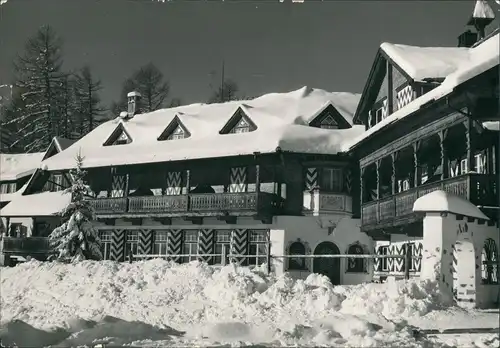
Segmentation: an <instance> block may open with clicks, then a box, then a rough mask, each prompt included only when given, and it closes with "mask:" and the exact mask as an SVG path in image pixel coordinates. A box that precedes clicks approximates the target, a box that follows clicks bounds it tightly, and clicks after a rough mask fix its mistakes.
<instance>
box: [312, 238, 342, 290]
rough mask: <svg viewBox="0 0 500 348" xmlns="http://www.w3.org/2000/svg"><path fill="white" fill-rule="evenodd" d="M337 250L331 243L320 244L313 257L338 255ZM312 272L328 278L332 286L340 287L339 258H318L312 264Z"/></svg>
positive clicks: (338, 251)
mask: <svg viewBox="0 0 500 348" xmlns="http://www.w3.org/2000/svg"><path fill="white" fill-rule="evenodd" d="M338 254H340V250H339V248H338V247H337V246H336V245H335V244H334V243H332V242H323V243H320V244H319V245H318V246H317V247H316V249H314V255H338ZM313 272H314V273H318V274H323V275H325V276H327V277H328V278H330V281H331V282H332V284H333V285H340V258H331V257H318V258H315V259H314V262H313Z"/></svg>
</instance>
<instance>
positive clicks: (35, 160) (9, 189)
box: [0, 137, 74, 251]
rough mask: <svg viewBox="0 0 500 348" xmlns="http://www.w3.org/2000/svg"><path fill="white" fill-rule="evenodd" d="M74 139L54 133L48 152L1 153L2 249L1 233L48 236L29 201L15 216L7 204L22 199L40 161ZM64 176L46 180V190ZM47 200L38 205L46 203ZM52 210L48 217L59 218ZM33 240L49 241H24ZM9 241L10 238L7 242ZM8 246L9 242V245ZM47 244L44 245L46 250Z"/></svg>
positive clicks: (36, 243)
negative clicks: (54, 215) (6, 212)
mask: <svg viewBox="0 0 500 348" xmlns="http://www.w3.org/2000/svg"><path fill="white" fill-rule="evenodd" d="M73 142H74V141H73V140H68V139H64V138H61V137H55V138H54V139H53V140H52V142H51V143H50V145H49V147H48V148H47V150H46V151H45V152H36V153H22V154H3V153H2V154H0V217H1V218H0V251H2V249H3V246H4V240H3V238H2V237H15V238H23V237H27V236H37V235H43V236H47V235H48V234H47V233H49V232H50V231H48V230H47V229H48V228H50V226H46V224H45V223H44V222H37V221H36V219H34V216H35V215H33V214H31V212H30V211H29V209H30V208H31V206H30V205H27V206H24V207H23V210H22V213H21V214H18V215H14V216H6V215H5V213H4V212H5V209H4V208H5V207H6V206H7V205H8V204H9V203H10V202H11V201H12V200H17V199H22V197H23V196H22V193H23V192H24V190H25V189H26V187H27V186H28V183H29V181H30V178H31V177H32V175H33V174H34V173H35V172H36V170H37V168H38V167H39V166H40V163H41V162H42V161H43V160H44V159H47V158H49V157H51V156H53V155H55V154H57V153H59V152H61V151H63V150H65V149H66V148H67V147H68V146H69V145H71V144H72V143H73ZM62 181H63V178H62V177H60V176H55V177H54V180H51V181H48V182H47V183H46V189H47V190H49V189H50V190H57V189H58V188H60V187H62ZM44 204H46V203H44V202H40V204H39V205H41V206H44ZM52 214H53V212H52V211H50V212H49V213H47V217H49V216H50V218H49V219H51V220H53V221H55V222H57V220H58V219H57V218H54V217H53V216H52ZM30 242H34V243H35V247H36V248H38V246H39V244H38V242H41V243H42V244H43V245H46V241H45V240H42V241H35V240H34V239H33V240H28V241H27V242H26V241H25V242H24V243H30ZM7 243H9V242H7ZM8 247H9V246H7V248H8ZM46 249H47V248H46V247H44V248H43V250H44V251H45V250H46Z"/></svg>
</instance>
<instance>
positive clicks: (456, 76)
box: [342, 33, 500, 151]
mask: <svg viewBox="0 0 500 348" xmlns="http://www.w3.org/2000/svg"><path fill="white" fill-rule="evenodd" d="M499 38H500V34H499V33H496V34H495V35H492V36H491V37H489V38H488V39H487V40H485V41H484V42H482V43H481V44H480V45H478V46H476V47H473V48H470V49H469V51H468V58H467V60H464V61H463V62H462V63H461V64H460V65H459V67H458V68H457V69H456V70H455V71H453V72H452V73H450V74H449V75H448V76H447V77H446V78H445V79H444V81H443V82H442V83H441V84H440V85H439V86H438V87H436V88H434V89H433V90H431V91H430V92H428V93H426V94H424V95H422V96H420V97H419V98H416V99H414V100H413V101H412V102H410V103H408V104H407V105H406V106H404V107H403V108H401V109H399V110H397V111H395V112H394V113H392V114H391V115H389V116H388V117H386V118H385V119H383V120H382V121H381V122H379V123H377V124H376V125H375V126H373V127H372V128H370V129H368V130H367V131H366V132H363V133H362V134H360V135H359V136H357V137H355V138H353V139H351V140H350V141H348V142H346V143H344V145H343V146H342V150H343V151H348V150H349V149H351V148H353V147H354V146H355V145H356V144H358V143H359V142H361V141H362V140H364V139H366V138H368V137H370V136H371V135H373V134H374V133H376V132H378V131H380V130H382V129H384V128H386V127H387V126H389V125H391V124H393V123H395V122H397V121H399V120H400V119H402V118H405V117H407V116H409V115H412V114H413V113H414V112H415V111H417V110H418V109H420V107H421V106H422V105H424V104H426V103H429V102H432V101H435V100H438V99H440V98H442V97H444V96H446V95H448V94H450V93H451V92H452V91H453V90H454V89H455V88H456V87H457V86H459V85H461V84H462V83H464V82H466V81H468V80H469V79H471V78H473V77H475V76H478V75H480V74H482V73H484V72H485V71H487V70H489V69H492V68H494V67H495V66H498V64H499V59H500V56H499V49H500V47H499Z"/></svg>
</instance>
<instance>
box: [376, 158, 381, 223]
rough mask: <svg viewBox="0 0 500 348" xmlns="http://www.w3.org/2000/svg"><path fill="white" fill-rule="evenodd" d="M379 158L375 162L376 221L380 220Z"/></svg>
mask: <svg viewBox="0 0 500 348" xmlns="http://www.w3.org/2000/svg"><path fill="white" fill-rule="evenodd" d="M380 162H381V161H380V160H378V161H377V162H376V163H375V164H376V166H377V210H376V217H377V221H380Z"/></svg>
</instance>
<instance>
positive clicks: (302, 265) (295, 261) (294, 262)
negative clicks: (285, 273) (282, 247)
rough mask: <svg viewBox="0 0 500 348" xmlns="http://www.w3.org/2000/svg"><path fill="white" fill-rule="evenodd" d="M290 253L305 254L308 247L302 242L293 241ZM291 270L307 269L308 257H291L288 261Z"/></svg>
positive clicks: (289, 249)
mask: <svg viewBox="0 0 500 348" xmlns="http://www.w3.org/2000/svg"><path fill="white" fill-rule="evenodd" d="M288 253H289V254H290V255H305V254H306V247H305V246H304V244H302V243H301V242H293V243H292V244H291V245H290V247H289V248H288ZM288 269H289V270H305V269H307V268H306V258H305V257H291V258H290V259H289V261H288Z"/></svg>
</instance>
